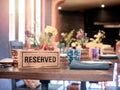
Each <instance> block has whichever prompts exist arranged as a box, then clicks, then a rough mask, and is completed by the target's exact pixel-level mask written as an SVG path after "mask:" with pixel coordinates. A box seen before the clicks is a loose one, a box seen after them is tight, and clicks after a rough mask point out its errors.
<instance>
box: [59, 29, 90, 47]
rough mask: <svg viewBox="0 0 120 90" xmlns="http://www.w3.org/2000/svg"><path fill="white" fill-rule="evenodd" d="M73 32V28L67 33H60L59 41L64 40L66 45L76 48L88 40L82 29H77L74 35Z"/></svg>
mask: <svg viewBox="0 0 120 90" xmlns="http://www.w3.org/2000/svg"><path fill="white" fill-rule="evenodd" d="M74 33H75V30H71V31H70V32H69V33H68V34H67V33H61V39H62V40H60V42H61V41H62V42H64V43H65V44H66V46H69V47H74V48H76V47H77V46H79V45H83V44H84V43H86V42H88V38H87V33H84V30H83V29H81V28H80V29H79V31H78V32H77V34H76V35H75V37H74V36H73V35H74Z"/></svg>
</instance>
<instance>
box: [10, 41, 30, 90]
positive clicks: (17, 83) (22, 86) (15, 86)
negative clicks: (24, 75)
mask: <svg viewBox="0 0 120 90" xmlns="http://www.w3.org/2000/svg"><path fill="white" fill-rule="evenodd" d="M9 47H10V52H11V50H12V49H24V44H23V42H20V41H17V40H15V41H10V42H9ZM11 56H12V55H11ZM28 81H29V80H21V79H12V90H30V88H28V87H27V85H26V84H29V82H28Z"/></svg>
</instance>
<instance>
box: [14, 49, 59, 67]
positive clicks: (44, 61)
mask: <svg viewBox="0 0 120 90" xmlns="http://www.w3.org/2000/svg"><path fill="white" fill-rule="evenodd" d="M17 54H18V68H41V67H43V68H59V66H60V54H59V52H57V51H32V50H31V51H29V50H17ZM13 60H14V59H13ZM15 60H16V59H15Z"/></svg>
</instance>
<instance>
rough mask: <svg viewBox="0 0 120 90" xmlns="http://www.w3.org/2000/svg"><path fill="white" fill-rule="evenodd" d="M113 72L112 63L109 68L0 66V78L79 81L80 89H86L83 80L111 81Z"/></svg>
mask: <svg viewBox="0 0 120 90" xmlns="http://www.w3.org/2000/svg"><path fill="white" fill-rule="evenodd" d="M113 74H114V65H111V67H110V69H109V70H70V69H69V68H68V67H67V66H64V67H63V66H61V68H59V69H46V68H44V69H43V68H42V69H18V68H13V67H9V68H2V69H1V68H0V78H11V79H36V80H71V81H81V82H82V83H81V88H82V90H86V87H85V81H112V80H113ZM83 88H84V89H83ZM42 90H47V89H42Z"/></svg>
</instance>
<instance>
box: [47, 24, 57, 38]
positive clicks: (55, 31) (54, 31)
mask: <svg viewBox="0 0 120 90" xmlns="http://www.w3.org/2000/svg"><path fill="white" fill-rule="evenodd" d="M45 32H46V33H47V34H49V33H51V34H52V35H53V36H55V35H56V34H57V29H56V28H54V27H52V26H47V27H46V28H45Z"/></svg>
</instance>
